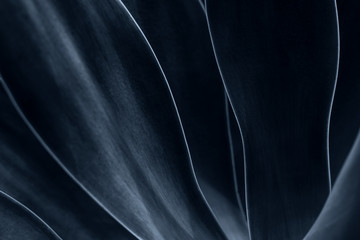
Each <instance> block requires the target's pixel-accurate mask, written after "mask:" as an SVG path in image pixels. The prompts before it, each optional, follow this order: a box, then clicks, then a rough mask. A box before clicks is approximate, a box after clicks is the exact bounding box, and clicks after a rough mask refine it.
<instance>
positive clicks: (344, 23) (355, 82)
mask: <svg viewBox="0 0 360 240" xmlns="http://www.w3.org/2000/svg"><path fill="white" fill-rule="evenodd" d="M337 7H338V14H339V28H340V64H339V77H338V81H337V86H336V92H335V97H334V104H333V108H332V112H331V121H330V166H331V178H332V182H335V179H336V177H337V176H338V174H339V171H340V169H341V167H342V165H343V163H344V161H345V159H346V157H347V155H348V154H349V152H350V150H351V147H352V144H353V142H354V140H355V138H356V133H357V130H358V129H359V127H360V111H359V103H360V80H359V79H360V71H359V67H358V66H359V65H360V57H359V51H360V46H359V44H358V43H359V42H360V28H358V27H357V25H356V23H358V22H359V21H360V17H359V14H358V12H359V10H360V2H359V1H354V0H346V1H338V3H337Z"/></svg>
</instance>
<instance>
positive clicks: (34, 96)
mask: <svg viewBox="0 0 360 240" xmlns="http://www.w3.org/2000/svg"><path fill="white" fill-rule="evenodd" d="M0 20H1V23H0V34H1V36H0V38H1V41H0V52H1V53H2V54H1V57H0V71H1V73H2V75H3V78H4V83H3V84H4V86H5V88H6V90H7V93H8V95H9V97H10V98H11V100H12V102H13V103H14V104H15V106H16V107H17V109H18V110H19V113H20V114H22V117H23V118H24V120H25V121H26V123H27V124H28V125H29V127H30V128H31V129H32V131H33V132H34V133H35V135H36V136H37V137H38V138H39V139H40V141H41V142H42V144H43V146H44V147H45V148H46V149H47V150H48V151H49V153H51V154H52V156H53V157H54V158H55V159H56V160H57V161H58V163H59V164H60V165H61V166H62V167H63V168H64V169H65V170H66V171H68V174H69V175H70V176H72V177H73V179H74V180H75V181H77V182H78V183H79V184H80V186H82V187H83V188H84V189H85V190H86V191H87V192H88V193H89V194H90V196H92V197H93V198H94V199H95V200H96V201H97V202H98V203H99V204H100V205H101V206H102V207H103V208H104V209H105V210H107V211H108V212H109V213H110V214H111V215H112V216H113V217H114V218H115V219H116V220H118V221H119V222H120V223H122V224H123V225H124V226H125V227H126V228H128V229H129V230H130V231H131V232H132V233H133V234H134V235H135V236H137V237H138V238H141V239H156V240H161V239H223V238H224V236H223V233H222V231H221V229H220V228H219V226H218V225H217V223H216V221H215V219H214V218H213V216H212V215H211V214H210V211H209V209H208V207H207V205H206V204H205V201H204V199H203V197H202V196H201V194H200V192H199V189H198V186H197V185H196V183H195V180H194V173H193V169H192V166H191V163H190V159H189V155H188V152H187V146H186V142H185V140H184V137H183V132H182V127H181V124H180V122H179V119H178V114H177V111H176V109H175V107H174V104H173V100H172V95H171V93H170V91H169V88H168V86H167V82H166V80H165V78H164V76H163V74H162V71H161V69H160V68H159V65H158V62H157V60H156V59H155V58H154V55H153V52H152V51H151V49H150V48H149V45H148V43H147V41H146V39H145V38H144V36H143V35H142V33H141V32H140V31H139V29H138V28H137V26H136V24H135V22H134V21H133V19H132V18H131V16H130V15H129V14H128V12H127V10H126V9H125V8H124V6H123V5H122V3H121V2H119V1H115V0H109V1H95V0H92V1H85V0H76V1H74V0H65V1H64V0H58V1H55V0H54V1H46V0H32V1H29V0H23V1H16V2H14V1H3V2H2V4H1V5H0ZM10 22H11V24H9V23H10Z"/></svg>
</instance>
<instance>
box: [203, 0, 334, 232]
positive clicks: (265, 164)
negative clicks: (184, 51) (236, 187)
mask: <svg viewBox="0 0 360 240" xmlns="http://www.w3.org/2000/svg"><path fill="white" fill-rule="evenodd" d="M206 9H207V13H208V21H209V26H210V32H211V36H212V40H213V45H214V49H215V52H216V55H217V59H218V63H219V67H220V69H221V72H222V75H223V80H224V82H225V86H226V89H227V91H228V93H229V97H230V100H231V103H232V106H233V108H234V111H235V115H236V117H237V120H238V123H239V125H240V127H241V131H242V136H243V140H244V151H245V161H246V184H247V186H246V187H247V192H246V197H247V204H248V206H247V210H248V218H249V220H248V223H249V225H250V232H251V237H252V238H253V239H299V238H301V237H303V236H304V235H305V233H306V231H307V230H308V229H309V228H310V226H311V224H312V223H313V221H314V220H315V218H316V216H317V214H318V213H319V212H320V210H321V207H322V204H323V203H324V202H325V199H326V197H327V195H328V193H329V187H330V186H329V173H328V172H329V169H328V122H329V112H330V107H331V102H332V98H333V92H334V85H335V80H336V73H337V62H338V33H337V17H336V9H335V4H334V2H333V1H329V0H322V1H310V0H309V1H295V2H294V1H291V2H289V1H281V0H276V1H258V0H255V1H244V0H242V1H237V0H224V1H216V0H208V1H206Z"/></svg>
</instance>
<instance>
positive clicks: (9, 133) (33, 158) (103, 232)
mask: <svg viewBox="0 0 360 240" xmlns="http://www.w3.org/2000/svg"><path fill="white" fill-rule="evenodd" d="M0 109H1V117H0V189H1V190H2V191H4V192H6V193H8V194H9V195H11V196H13V197H14V198H15V199H17V200H18V201H20V202H22V203H23V204H25V205H26V206H28V207H29V208H30V209H32V210H33V211H35V212H36V214H37V215H38V216H39V217H40V218H41V219H43V220H44V221H45V222H46V223H48V224H49V225H50V226H51V227H52V228H53V229H54V230H55V231H56V232H57V233H58V234H59V235H60V236H62V237H63V238H64V239H135V237H134V236H133V235H132V234H130V233H129V232H128V231H126V230H125V229H124V228H123V227H122V226H121V225H120V224H119V223H118V222H116V221H115V220H114V219H113V218H112V217H110V216H109V214H107V213H106V212H105V211H104V210H103V209H102V208H100V207H99V205H98V204H96V203H95V202H94V201H93V199H91V198H90V197H89V196H88V195H87V194H86V193H85V192H84V191H83V190H82V189H81V188H80V187H79V186H78V185H77V184H76V183H75V182H74V181H73V180H72V179H71V178H70V177H69V176H68V175H67V174H66V173H65V172H64V171H63V170H62V169H61V168H60V167H59V165H58V164H56V162H55V161H54V160H53V159H52V157H51V156H50V155H49V154H48V153H47V152H46V151H45V149H44V148H43V147H42V146H41V145H40V143H39V141H38V140H37V139H36V138H35V136H34V135H33V134H32V133H31V132H30V130H29V128H28V127H27V126H26V125H25V123H24V121H23V120H22V119H21V118H20V116H19V115H18V113H17V112H16V111H15V109H14V107H13V105H12V104H11V102H10V100H9V98H8V96H7V95H6V93H5V91H4V90H3V89H2V88H1V89H0ZM16 228H18V227H16Z"/></svg>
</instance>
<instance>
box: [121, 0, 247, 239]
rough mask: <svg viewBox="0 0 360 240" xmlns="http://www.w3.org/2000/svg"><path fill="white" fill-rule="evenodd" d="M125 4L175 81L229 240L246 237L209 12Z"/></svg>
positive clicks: (175, 4) (198, 169)
mask: <svg viewBox="0 0 360 240" xmlns="http://www.w3.org/2000/svg"><path fill="white" fill-rule="evenodd" d="M123 2H124V4H125V5H126V6H127V7H128V9H129V11H130V12H131V13H132V15H133V16H134V18H135V19H136V21H137V23H138V24H139V26H140V27H141V29H142V30H143V31H144V34H145V35H146V37H147V38H148V40H149V43H150V44H151V46H152V47H153V49H154V52H155V54H156V56H157V57H158V59H159V62H160V64H161V66H162V68H163V70H164V73H165V75H166V77H167V80H168V81H169V85H170V88H171V90H172V92H173V94H174V99H175V102H176V105H177V107H178V109H179V115H180V117H181V120H182V124H183V127H184V132H185V135H186V140H187V142H188V144H189V150H190V153H191V158H192V161H193V164H194V169H195V173H196V175H197V178H198V181H199V185H200V188H201V190H202V192H203V193H204V196H205V198H206V199H207V201H208V203H209V205H210V207H211V208H212V210H213V212H214V214H215V216H216V217H217V219H218V221H219V223H220V225H221V227H222V228H223V229H224V230H225V233H226V234H227V236H228V238H230V239H239V238H240V239H242V238H243V237H244V236H246V235H247V227H246V223H245V218H244V214H243V212H242V207H241V206H240V208H239V206H238V204H239V203H238V202H237V198H236V193H235V186H234V176H233V174H232V173H233V170H232V160H231V155H230V151H229V150H230V146H229V142H228V136H227V128H226V116H225V103H224V100H226V101H227V99H226V97H225V96H224V88H223V84H222V82H221V78H220V74H219V72H218V69H217V66H216V62H215V57H214V55H213V52H212V47H211V42H210V37H209V33H208V28H207V24H206V18H205V15H204V13H203V9H201V7H200V5H199V4H198V3H197V2H195V1H193V0H191V1H183V0H172V1H159V0H124V1H123ZM209 185H211V187H209ZM213 188H214V189H213ZM214 192H216V194H214ZM225 204H226V205H227V206H224V205H225ZM240 204H241V203H240Z"/></svg>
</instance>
